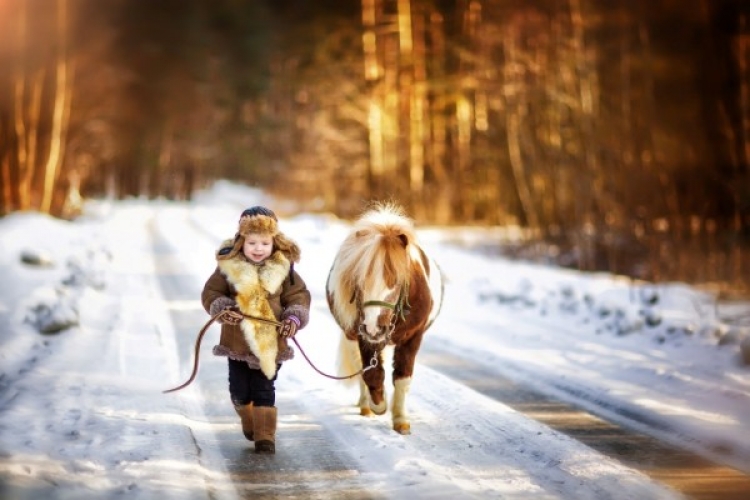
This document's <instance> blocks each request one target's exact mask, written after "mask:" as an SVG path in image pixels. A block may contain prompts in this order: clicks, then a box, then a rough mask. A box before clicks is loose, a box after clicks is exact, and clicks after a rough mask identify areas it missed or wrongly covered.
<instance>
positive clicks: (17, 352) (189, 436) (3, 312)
mask: <svg viewBox="0 0 750 500" xmlns="http://www.w3.org/2000/svg"><path fill="white" fill-rule="evenodd" d="M256 203H263V204H267V205H269V206H271V207H272V208H274V201H273V200H272V199H269V198H268V197H266V196H264V195H263V193H259V192H257V191H255V190H252V189H248V188H246V187H242V186H238V185H233V184H229V183H223V182H222V183H217V184H216V185H215V186H214V187H213V188H212V189H210V190H207V191H204V192H201V193H199V195H198V196H197V197H196V198H195V199H194V200H193V201H192V202H189V203H188V202H166V201H160V202H150V203H149V202H146V201H143V200H129V201H123V202H111V201H92V202H89V203H88V205H87V207H86V212H85V215H84V217H82V218H80V219H78V220H76V221H75V222H66V221H60V220H56V219H52V218H50V217H47V216H44V215H41V214H38V213H15V214H11V215H9V216H6V217H4V218H2V219H0V272H2V275H3V276H4V286H3V288H2V291H0V320H1V321H0V344H1V345H2V349H0V496H1V497H2V498H13V499H15V498H76V499H79V498H97V499H110V498H144V499H147V498H229V499H231V498H238V497H239V495H240V491H239V489H240V488H241V487H240V486H237V485H236V484H235V483H233V482H232V481H231V480H230V479H229V478H228V476H229V475H230V474H231V470H230V469H232V467H234V466H235V465H233V462H232V460H233V459H232V458H231V457H242V456H243V455H241V453H243V452H244V451H243V450H246V449H247V448H248V443H247V442H246V441H244V440H243V439H242V437H241V432H240V430H239V426H238V422H237V417H236V415H235V414H234V411H233V409H232V408H231V405H230V404H229V399H228V395H227V392H226V368H225V361H224V360H222V359H219V358H215V357H212V356H211V355H210V346H211V345H213V343H214V342H215V341H216V340H217V335H216V334H215V333H216V332H217V329H215V328H214V327H212V329H211V330H210V331H209V334H207V335H206V339H205V340H204V343H203V346H202V355H201V356H202V357H201V364H200V370H199V374H198V380H197V381H196V383H194V384H193V385H191V386H189V387H188V388H186V389H185V390H183V391H181V392H178V393H175V394H167V395H165V394H163V393H162V392H161V391H163V390H164V389H167V388H170V387H174V386H175V385H178V384H179V383H181V382H183V381H184V380H185V379H186V378H187V376H188V375H189V372H190V368H191V366H192V365H191V363H192V351H193V342H194V339H195V335H196V334H197V332H198V330H199V329H200V327H201V326H202V325H203V324H204V323H205V321H206V320H207V319H208V317H207V315H206V314H205V312H204V311H203V310H202V308H201V306H200V302H199V293H200V289H201V288H202V286H203V283H204V281H205V279H206V278H207V277H208V276H209V274H210V273H211V271H212V270H213V267H214V264H215V262H214V260H213V252H214V250H215V248H216V247H217V245H218V244H219V242H220V241H221V240H223V239H225V238H227V237H231V236H232V235H233V234H234V230H235V224H236V221H237V218H238V214H239V213H240V212H241V210H242V209H243V208H245V207H247V206H250V205H253V204H256ZM280 213H281V212H280ZM281 215H284V214H281ZM280 224H281V228H282V230H283V231H284V232H285V233H286V234H287V235H289V236H291V237H292V238H294V239H295V240H296V241H297V242H298V243H299V244H300V246H301V248H302V252H303V258H302V262H301V263H300V264H299V265H298V266H297V267H296V268H297V270H298V271H299V272H300V274H301V275H302V276H303V277H304V279H305V281H306V282H307V283H308V286H309V288H310V290H311V293H312V295H313V307H312V311H311V321H310V324H309V326H308V327H307V328H306V329H304V330H302V331H301V332H300V333H299V334H298V337H297V338H298V340H299V342H300V345H301V346H302V348H303V349H304V350H305V353H306V354H307V355H308V356H309V357H310V358H311V359H312V360H313V362H314V363H315V364H316V366H317V367H318V368H320V369H321V370H323V371H325V372H328V373H336V355H337V343H338V335H339V334H338V331H337V328H336V326H335V323H334V322H333V319H332V318H331V316H330V313H328V309H327V306H326V302H325V296H324V287H325V279H326V275H327V272H328V269H329V268H330V263H331V259H332V257H333V255H334V254H335V251H336V248H337V245H338V244H339V243H340V242H341V240H342V239H343V238H344V235H345V234H346V231H347V229H348V224H347V223H346V222H345V221H341V220H338V219H336V218H335V217H333V216H331V215H330V214H313V213H305V214H301V215H294V216H287V217H282V219H281V221H280ZM419 235H420V238H421V240H422V243H423V244H424V246H425V248H426V249H427V250H428V251H429V252H430V253H431V254H432V255H433V256H434V257H435V259H436V260H437V261H438V263H439V264H440V266H441V268H442V270H443V272H444V274H445V277H446V279H447V286H446V290H445V294H446V295H445V303H444V306H443V310H442V311H441V315H440V317H439V318H438V319H437V321H436V322H435V324H434V325H433V327H432V329H431V330H430V331H429V332H428V333H427V335H426V336H425V340H424V348H423V349H424V351H425V352H430V353H440V352H447V353H455V354H456V355H460V356H461V357H462V359H465V360H470V362H472V363H475V364H476V365H477V366H479V367H482V368H483V369H486V370H488V372H489V373H494V374H497V376H503V377H507V378H510V379H513V380H517V381H520V382H523V383H525V384H529V385H531V386H533V387H537V388H539V389H540V390H542V391H544V392H547V393H552V394H555V395H557V396H559V397H560V398H561V399H563V400H571V401H575V402H576V403H577V404H579V405H583V406H587V407H590V408H591V409H592V411H594V412H597V413H598V414H599V415H602V416H605V417H608V418H611V419H612V420H614V421H622V422H625V423H626V424H627V425H629V426H631V427H636V428H638V427H639V426H641V427H643V428H644V429H646V428H648V432H651V433H654V432H657V433H658V434H659V437H660V438H661V439H664V440H666V441H669V442H672V443H675V444H678V445H679V446H683V447H686V448H689V449H691V450H694V451H696V452H698V453H700V454H702V455H705V456H708V457H710V458H712V459H715V460H717V461H719V463H723V464H727V465H729V466H731V467H734V468H737V469H739V470H741V471H743V472H745V473H748V472H750V465H748V464H750V404H749V403H750V376H749V375H750V368H749V367H748V366H745V365H744V364H743V363H742V358H741V348H740V343H741V342H742V341H743V339H747V338H750V332H748V327H747V317H748V306H747V304H742V303H738V304H734V305H732V304H730V305H726V304H718V303H717V302H716V301H715V299H714V298H713V297H712V296H711V295H710V294H708V293H706V292H702V291H699V290H696V289H694V288H691V287H689V286H687V285H684V284H680V283H670V284H660V285H650V284H645V283H637V282H634V281H631V280H628V279H625V278H623V277H618V276H612V275H607V274H584V273H578V272H574V271H570V270H564V269H560V268H555V267H550V266H542V265H533V264H528V263H520V262H514V261H510V260H506V259H503V258H500V257H497V256H489V255H486V254H483V253H482V252H481V251H478V250H476V249H473V247H474V243H476V242H480V243H486V242H487V240H489V239H494V238H512V237H513V235H512V234H510V233H507V232H504V233H501V234H499V235H498V230H497V229H493V230H481V229H476V228H463V229H455V228H453V229H448V228H420V230H419ZM730 306H731V308H729V307H730ZM728 318H734V321H729V320H728ZM743 321H744V324H743ZM745 342H747V340H745ZM277 390H278V396H277V398H278V400H277V406H278V407H279V431H278V437H277V439H278V449H279V451H278V452H277V455H275V456H274V457H273V460H274V464H275V465H274V466H275V467H278V468H280V469H282V470H283V469H284V468H285V467H287V468H294V467H295V465H294V464H295V463H300V462H294V460H301V459H300V455H304V453H308V452H309V450H302V449H299V448H298V449H295V443H297V441H296V440H295V439H293V438H292V436H302V435H307V434H305V433H310V435H316V436H317V435H320V436H324V437H325V440H326V442H328V443H329V447H328V448H325V449H324V450H323V451H324V452H328V453H329V454H330V455H331V456H330V457H329V458H326V459H325V460H331V461H334V460H341V461H342V463H344V464H347V465H346V467H349V468H350V469H351V473H349V474H348V475H346V474H345V475H344V476H343V478H341V477H340V478H338V479H336V481H338V482H339V483H340V484H344V485H346V486H347V487H351V488H354V489H356V488H360V489H361V490H364V491H370V492H371V495H375V496H377V495H382V496H384V497H386V498H407V497H408V498H411V499H414V498H488V497H491V498H534V499H537V498H550V499H551V498H566V499H568V498H569V499H587V498H590V499H599V498H613V499H630V498H632V499H641V498H657V499H662V498H663V499H670V498H680V496H679V495H678V494H677V493H676V492H674V491H673V490H671V489H669V488H667V487H666V486H664V485H662V484H659V483H657V482H655V481H653V480H652V479H650V478H648V477H647V476H645V475H644V474H642V473H640V472H637V471H635V470H633V469H630V468H628V467H626V466H625V465H623V464H621V463H619V462H617V461H616V460H614V459H611V458H608V457H605V456H603V455H601V454H600V453H598V452H596V451H594V450H593V449H591V448H589V447H587V446H585V445H583V444H581V443H580V442H578V441H576V440H574V439H572V438H570V437H567V436H565V435H563V434H561V433H559V432H557V431H555V430H553V429H551V428H549V427H547V426H545V425H544V424H542V423H539V422H537V421H535V420H532V419H530V418H529V417H528V416H525V415H523V414H521V413H518V412H517V411H515V410H513V409H512V408H510V407H509V406H506V405H505V404H503V403H501V402H499V401H497V400H495V399H492V398H490V397H488V396H486V395H483V394H481V393H480V392H477V391H475V390H474V389H471V388H469V387H467V386H466V385H465V384H462V383H460V382H459V381H458V380H455V379H452V378H451V377H450V376H448V375H446V374H444V373H441V372H440V371H439V370H437V369H435V368H431V367H429V366H427V365H426V364H422V363H420V362H419V358H418V366H417V369H416V372H415V376H414V380H413V384H412V387H411V391H410V393H409V396H408V398H407V408H409V409H410V413H411V418H412V434H411V435H408V436H402V435H399V434H397V433H395V432H393V431H392V430H391V429H390V417H389V415H388V414H386V415H384V416H381V417H374V418H363V417H360V416H359V415H358V412H357V410H356V408H355V407H354V406H353V403H354V402H355V401H356V398H357V393H356V391H355V389H354V388H352V387H350V386H348V385H346V384H342V383H339V382H336V381H332V380H330V379H327V378H324V377H321V376H319V375H318V374H317V373H315V372H314V371H313V369H312V368H311V367H310V366H309V365H308V364H307V362H306V361H305V360H304V358H303V357H302V356H301V355H300V354H299V353H298V354H297V356H296V358H295V359H294V360H292V361H290V362H288V363H286V364H285V365H284V367H283V368H282V370H281V372H280V376H279V380H278V382H277ZM227 435H231V436H235V435H236V437H237V439H234V440H228V439H226V438H224V437H223V436H227ZM300 442H301V441H300ZM222 443H223V444H222ZM227 443H228V444H227ZM310 460H312V459H310ZM304 465H305V464H304V463H302V465H300V467H302V468H303V469H304V467H303V466H304ZM288 477H289V478H290V479H288V481H287V483H282V484H279V485H276V486H269V485H265V487H267V488H277V489H278V491H293V490H294V488H296V487H304V490H305V491H307V492H308V493H309V492H310V491H320V492H325V491H329V492H330V489H331V483H330V482H326V481H325V480H324V479H321V478H320V477H307V478H306V477H305V475H304V474H302V476H294V475H291V474H290V475H289V476H288ZM300 477H301V479H300ZM294 478H296V479H294ZM295 481H296V482H295ZM242 487H244V488H246V487H247V485H245V486H242ZM258 488H261V486H260V485H259V486H258ZM312 497H314V495H313V496H310V498H312ZM320 498H325V495H323V496H320Z"/></svg>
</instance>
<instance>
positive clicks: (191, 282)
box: [154, 213, 673, 499]
mask: <svg viewBox="0 0 750 500" xmlns="http://www.w3.org/2000/svg"><path fill="white" fill-rule="evenodd" d="M161 217H162V219H161V220H159V219H157V224H156V230H155V234H154V238H155V241H156V245H155V248H156V249H157V255H159V266H158V268H157V270H159V271H161V272H159V276H160V283H161V286H162V288H163V290H164V294H165V297H164V298H165V300H166V301H168V302H176V303H180V302H185V301H187V302H189V301H190V300H191V299H193V298H195V297H198V296H199V294H200V289H201V287H202V284H203V280H204V279H205V277H206V276H208V274H207V271H210V269H206V268H205V267H204V268H203V269H202V272H196V271H197V269H196V268H197V266H195V265H191V264H190V263H189V262H186V261H185V259H186V258H187V257H188V255H187V254H186V253H185V252H184V251H183V250H181V248H180V245H179V244H177V245H175V244H174V242H175V241H188V242H190V246H191V248H195V247H196V246H200V247H203V246H204V245H205V250H204V252H210V249H211V246H212V245H213V244H214V243H215V241H217V238H216V235H215V234H212V229H211V228H210V227H206V226H202V225H200V224H199V221H200V220H201V219H200V218H199V217H190V216H189V215H188V214H184V213H182V214H178V213H173V214H162V215H161ZM176 235H180V236H176ZM198 242H201V243H198ZM312 243H314V242H309V241H308V242H304V243H303V245H304V248H305V249H306V250H307V254H306V258H307V259H308V262H309V260H310V254H313V255H314V254H315V253H316V251H315V248H314V246H313V244H312ZM200 253H202V252H190V255H191V256H198V255H200ZM209 254H210V253H209ZM321 257H322V256H321ZM325 258H328V257H327V256H326V257H325ZM325 258H323V259H321V260H323V262H318V263H317V264H316V265H318V266H320V267H321V268H323V269H327V267H328V264H329V263H328V262H327V261H326V260H325ZM208 265H209V266H210V265H211V263H209V264H208ZM309 267H310V266H309V265H308V268H309ZM176 269H179V270H180V271H179V272H175V271H174V270H176ZM170 270H171V271H170ZM305 271H306V269H305V268H303V269H301V271H300V272H302V273H303V276H307V274H305ZM307 279H308V281H310V279H309V278H307ZM320 283H321V282H320V281H318V282H317V284H318V286H317V288H315V282H311V286H312V287H313V304H314V308H315V309H314V311H313V315H314V318H315V320H314V321H313V322H311V325H310V327H309V328H308V329H306V330H305V331H304V332H302V333H301V334H300V338H299V340H300V342H301V343H302V345H303V347H306V346H310V345H311V344H315V345H317V346H319V345H320V344H318V343H319V342H321V341H323V342H325V343H327V344H328V345H329V346H330V348H329V349H330V351H331V353H333V352H335V345H336V344H335V336H334V335H333V333H334V332H336V326H335V324H334V323H333V321H332V320H331V319H330V318H329V315H328V313H327V310H326V309H325V305H324V304H325V301H324V296H323V294H322V290H321V288H320ZM193 314H195V317H193ZM172 319H173V321H174V323H175V325H183V326H176V328H177V331H176V334H177V335H176V337H177V338H178V339H179V342H178V343H179V345H180V349H179V350H180V352H181V372H182V373H187V372H188V371H189V365H188V363H189V362H190V359H191V357H190V352H191V348H192V344H191V341H192V339H193V337H194V331H195V329H196V328H195V326H196V325H198V324H200V323H201V321H203V320H204V319H205V315H204V314H203V313H202V311H198V312H197V313H192V314H191V315H190V316H188V315H187V314H186V312H185V311H175V312H173V313H172ZM323 339H325V340H323ZM430 350H434V349H431V348H430V341H429V336H428V337H427V338H426V340H425V351H427V352H429V351H430ZM203 351H204V353H205V352H206V349H205V348H204V350H203ZM323 351H324V350H323V349H320V347H318V348H316V349H314V352H315V353H316V354H321V353H323ZM206 359H207V358H206V357H205V356H204V360H206ZM315 359H318V360H321V361H323V362H324V363H325V364H326V366H328V367H333V366H334V364H333V362H332V361H333V358H332V357H330V355H329V357H328V359H327V360H325V359H321V358H320V356H318V357H316V358H315ZM463 361H464V362H467V360H465V359H464V360H463ZM221 364H222V362H221V361H219V362H218V363H212V365H218V366H209V364H208V363H206V362H204V366H203V367H202V370H201V376H200V383H199V387H200V392H201V395H202V398H201V399H202V400H203V401H205V403H206V407H205V408H204V412H205V414H206V415H207V417H208V418H209V420H210V421H212V422H216V421H218V422H221V423H222V431H221V432H219V433H217V436H216V437H215V439H216V442H217V444H218V448H219V449H220V450H221V456H222V457H223V458H224V461H225V465H226V467H227V470H228V473H229V474H230V476H231V477H232V478H233V482H234V486H235V488H236V489H237V491H238V492H239V493H240V494H241V495H244V494H246V493H248V494H249V493H253V494H261V493H262V494H264V495H268V496H269V497H274V496H276V495H279V496H282V495H283V496H285V497H287V496H288V495H290V496H292V497H294V496H297V497H299V498H406V497H409V498H492V497H496V498H505V497H527V498H571V499H573V498H575V499H586V498H591V499H605V498H613V499H625V498H634V499H636V498H637V499H642V498H671V497H672V495H673V493H672V492H670V491H669V490H668V489H667V488H663V489H662V488H660V487H659V486H658V485H655V484H654V483H652V482H651V481H650V480H649V479H647V478H646V477H644V476H641V475H640V474H639V473H636V472H635V471H634V470H633V469H630V468H627V467H624V466H622V465H621V464H620V463H618V462H616V461H614V460H609V459H608V458H605V457H603V456H602V455H599V454H598V453H596V452H594V451H593V450H591V449H590V448H588V447H586V446H585V445H583V444H580V443H579V442H577V441H575V440H573V439H571V438H569V437H567V436H564V435H563V434H560V433H558V432H557V431H554V430H552V429H551V428H550V427H548V426H546V425H543V424H540V423H538V422H536V421H534V420H530V419H528V418H526V417H524V416H523V415H521V414H519V413H516V412H515V411H513V410H512V409H511V408H510V407H508V406H506V405H505V404H503V403H502V401H498V400H496V399H493V398H488V397H486V396H484V395H482V394H480V393H479V392H477V391H474V390H471V389H468V388H467V386H466V385H464V384H462V383H460V382H457V381H456V380H454V379H452V378H449V377H446V376H445V375H443V374H441V373H439V372H437V371H434V370H432V369H431V368H429V367H428V366H426V365H424V364H420V366H419V368H418V370H417V376H416V378H415V381H414V385H413V388H412V391H411V395H410V398H409V406H410V408H411V411H412V413H413V415H414V421H413V427H414V433H413V435H411V436H406V437H404V436H400V435H397V434H396V433H394V432H392V431H391V430H390V427H389V423H388V419H387V416H384V417H379V418H374V419H362V418H361V417H359V416H358V415H357V411H356V408H355V407H354V406H353V405H352V404H351V403H353V401H354V393H352V392H342V389H341V387H340V386H339V383H337V382H333V381H330V380H328V379H325V378H322V377H320V376H319V375H317V374H316V373H314V372H313V371H312V370H311V369H310V368H309V367H308V366H307V365H306V364H305V362H304V360H303V359H302V358H301V356H299V355H298V359H296V360H295V361H294V362H292V363H288V364H287V365H285V367H284V368H283V370H282V375H281V377H280V380H279V383H278V388H279V395H280V400H279V404H278V406H279V408H280V429H279V438H278V439H279V444H278V450H279V451H278V453H277V455H276V456H275V457H274V458H273V459H269V458H268V457H256V456H254V455H253V454H252V453H251V452H249V451H248V446H247V443H245V442H244V441H243V439H242V436H241V434H239V433H238V432H237V430H236V423H235V421H236V417H235V416H234V413H233V412H232V411H231V408H230V406H229V404H228V401H227V396H226V380H225V379H226V377H225V371H224V369H223V366H221ZM331 369H332V368H331ZM329 371H330V370H329ZM488 376H489V377H493V378H490V379H488V380H487V381H488V382H491V381H492V380H493V379H501V378H503V377H502V376H501V375H500V373H499V372H496V373H494V374H493V373H489V374H488ZM233 423H234V426H233V425H232V424H233ZM199 445H200V444H199ZM205 446H215V445H213V444H212V443H211V442H209V443H207V444H206V445H205ZM276 467H279V468H280V469H281V470H277V469H276Z"/></svg>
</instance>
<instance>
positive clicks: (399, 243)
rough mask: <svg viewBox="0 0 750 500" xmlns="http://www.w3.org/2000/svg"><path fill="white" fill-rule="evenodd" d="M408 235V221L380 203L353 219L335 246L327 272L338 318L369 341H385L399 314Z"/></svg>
mask: <svg viewBox="0 0 750 500" xmlns="http://www.w3.org/2000/svg"><path fill="white" fill-rule="evenodd" d="M414 239H415V233H414V227H413V225H412V223H411V220H409V219H408V218H406V217H405V216H404V215H403V214H402V212H401V211H400V210H399V209H398V208H397V207H395V206H393V205H381V206H378V207H377V208H375V209H373V210H371V211H369V212H367V213H365V214H364V215H363V216H362V217H361V218H360V219H359V220H358V221H357V223H356V224H355V225H354V228H353V231H352V232H351V233H350V234H349V236H348V237H347V238H346V239H345V240H344V242H343V244H342V246H341V249H340V250H339V253H338V255H337V259H336V263H335V265H334V268H333V270H332V273H333V274H335V276H332V278H333V279H334V283H337V286H336V291H335V294H337V295H338V297H335V298H337V299H338V304H337V310H338V313H339V314H338V316H339V317H340V318H342V319H343V320H344V323H345V327H348V328H353V329H356V330H357V332H358V333H359V335H360V336H361V337H362V338H363V339H364V340H366V341H368V342H370V343H373V344H380V343H384V342H387V341H388V339H389V336H390V333H391V332H392V331H393V328H394V326H395V324H396V322H397V321H398V319H399V317H400V316H402V315H403V314H404V309H403V308H404V306H405V305H406V302H407V295H408V287H409V277H410V275H411V266H412V262H411V259H410V251H411V247H410V243H411V242H412V241H414ZM345 294H349V297H346V300H342V299H344V297H345ZM346 302H348V304H346Z"/></svg>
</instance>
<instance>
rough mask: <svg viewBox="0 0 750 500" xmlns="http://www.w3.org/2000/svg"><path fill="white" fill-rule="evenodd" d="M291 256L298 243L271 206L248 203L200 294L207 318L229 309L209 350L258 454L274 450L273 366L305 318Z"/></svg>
mask: <svg viewBox="0 0 750 500" xmlns="http://www.w3.org/2000/svg"><path fill="white" fill-rule="evenodd" d="M299 259H300V249H299V246H298V245H297V244H296V243H295V242H294V241H293V240H291V239H289V238H287V237H286V236H285V235H284V234H283V233H282V232H280V231H279V228H278V219H277V218H276V215H275V214H274V213H273V211H271V210H270V209H268V208H266V207H262V206H255V207H252V208H248V209H247V210H245V211H244V212H242V215H241V216H240V221H239V228H238V230H237V234H236V235H235V237H234V239H230V240H226V241H224V242H223V243H222V245H221V246H220V247H219V249H218V250H217V252H216V261H217V266H216V269H215V270H214V272H213V274H211V276H210V277H209V278H208V280H207V281H206V284H205V286H204V287H203V293H202V295H201V300H202V303H203V307H204V309H205V310H206V311H207V312H208V313H209V314H210V315H211V316H213V315H215V314H217V313H219V312H220V311H223V310H227V311H229V313H227V314H225V315H224V316H222V318H223V320H222V323H223V324H222V327H221V337H220V340H219V345H217V346H215V347H214V349H213V352H214V354H215V355H217V356H225V357H226V358H227V360H228V364H229V395H230V398H231V400H232V404H233V405H234V408H235V410H236V412H237V414H238V415H239V417H240V421H241V423H242V432H243V434H244V435H245V437H246V438H247V439H248V440H250V441H254V442H255V451H256V452H258V453H275V452H276V444H275V443H276V419H277V409H276V387H275V382H276V378H277V375H278V371H279V369H280V368H281V364H282V363H283V362H284V361H287V360H289V359H292V357H293V356H294V350H293V349H292V348H291V347H289V345H288V343H287V339H289V338H291V337H292V336H294V335H295V333H296V332H297V330H299V329H301V328H304V327H305V326H306V325H307V323H308V320H309V311H310V292H309V291H308V290H307V286H306V285H305V282H304V281H303V280H302V278H301V277H300V276H299V274H297V272H296V271H295V270H294V263H295V262H299ZM253 318H257V319H253ZM259 320H260V321H259ZM262 320H271V321H278V322H281V326H280V327H278V329H277V327H276V326H274V325H273V324H269V323H266V322H263V321H262Z"/></svg>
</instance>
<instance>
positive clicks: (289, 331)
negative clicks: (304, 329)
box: [279, 316, 300, 339]
mask: <svg viewBox="0 0 750 500" xmlns="http://www.w3.org/2000/svg"><path fill="white" fill-rule="evenodd" d="M299 324H300V323H299V318H297V316H287V317H286V318H285V319H284V320H283V321H282V322H281V326H280V327H279V335H281V336H282V337H284V338H287V339H288V338H291V337H294V334H295V333H297V329H298V328H299Z"/></svg>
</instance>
